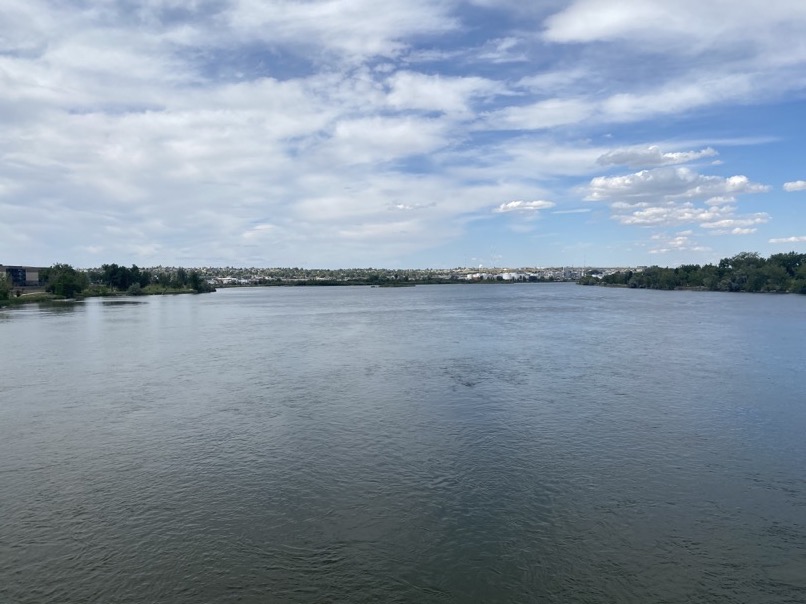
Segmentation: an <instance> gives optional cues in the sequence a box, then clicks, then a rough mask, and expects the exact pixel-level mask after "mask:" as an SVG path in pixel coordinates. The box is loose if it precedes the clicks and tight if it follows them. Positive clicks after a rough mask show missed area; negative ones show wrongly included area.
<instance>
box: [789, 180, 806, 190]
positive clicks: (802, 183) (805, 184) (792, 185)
mask: <svg viewBox="0 0 806 604" xmlns="http://www.w3.org/2000/svg"><path fill="white" fill-rule="evenodd" d="M784 191H789V192H792V191H806V180H795V181H792V182H785V183H784Z"/></svg>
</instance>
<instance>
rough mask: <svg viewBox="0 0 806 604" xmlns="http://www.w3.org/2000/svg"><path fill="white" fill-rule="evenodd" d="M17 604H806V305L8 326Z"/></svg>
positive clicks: (406, 292) (329, 299) (409, 302)
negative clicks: (307, 603) (508, 603)
mask: <svg viewBox="0 0 806 604" xmlns="http://www.w3.org/2000/svg"><path fill="white" fill-rule="evenodd" d="M0 602H2V603H3V604H6V603H9V604H23V603H35V604H43V603H54V604H55V603H58V604H69V603H85V602H97V603H155V602H160V603H161V602H166V603H194V604H196V603H211V604H212V603H219V602H220V603H228V602H246V603H252V602H458V603H464V602H558V603H564V602H585V603H600V602H602V603H604V602H608V603H609V602H613V603H622V602H628V603H636V604H639V603H640V604H644V603H654V602H670V603H671V602H675V603H676V602H688V603H695V602H703V603H706V602H707V603H711V602H736V603H742V604H752V603H758V602H769V603H776V604H778V603H784V602H791V603H798V604H802V603H803V602H806V296H795V295H789V296H785V295H760V294H756V295H753V294H727V293H700V292H659V291H643V290H627V289H606V288H597V287H581V286H577V285H574V284H517V285H455V286H454V285H444V286H417V287H412V288H399V289H393V288H390V289H383V288H368V287H363V288H362V287H341V288H340V287H321V288H315V287H300V288H253V289H249V288H247V289H229V290H223V291H219V292H217V293H214V294H209V295H201V296H175V297H167V296H166V297H156V296H155V297H147V298H128V299H115V300H100V299H92V300H87V301H86V302H83V303H76V304H62V305H51V306H41V307H36V306H31V307H24V308H17V309H13V310H0Z"/></svg>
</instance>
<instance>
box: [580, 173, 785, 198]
mask: <svg viewBox="0 0 806 604" xmlns="http://www.w3.org/2000/svg"><path fill="white" fill-rule="evenodd" d="M768 190H769V187H768V186H767V185H762V184H759V183H754V182H751V181H750V179H748V178H747V177H746V176H741V175H739V176H730V177H728V178H722V177H721V176H707V175H704V174H699V173H697V172H695V171H693V170H691V169H689V168H655V169H652V170H641V171H640V172H636V173H635V174H627V175H624V176H597V177H596V178H594V179H592V180H591V182H590V185H589V187H588V196H587V199H588V200H590V201H599V200H606V199H612V198H614V197H618V198H621V199H627V198H630V199H640V198H650V199H651V198H666V199H669V198H681V197H682V198H690V199H695V198H697V199H698V198H708V197H714V196H720V195H739V194H743V193H762V192H765V191H768Z"/></svg>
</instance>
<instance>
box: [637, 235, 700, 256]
mask: <svg viewBox="0 0 806 604" xmlns="http://www.w3.org/2000/svg"><path fill="white" fill-rule="evenodd" d="M692 235H693V232H692V231H680V232H679V233H676V234H675V235H671V236H670V235H665V234H655V235H653V236H652V237H651V239H652V241H654V242H656V243H655V246H656V247H653V248H651V249H650V250H649V253H650V254H668V253H669V252H686V251H688V252H707V251H710V249H711V248H709V247H707V246H704V245H700V244H699V243H697V241H696V240H695V239H694V238H693V237H692Z"/></svg>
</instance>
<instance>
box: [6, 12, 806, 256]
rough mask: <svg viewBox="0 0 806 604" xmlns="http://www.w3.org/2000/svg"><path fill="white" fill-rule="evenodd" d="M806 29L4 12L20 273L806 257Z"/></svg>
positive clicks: (769, 15)
mask: <svg viewBox="0 0 806 604" xmlns="http://www.w3.org/2000/svg"><path fill="white" fill-rule="evenodd" d="M524 4H526V5H527V6H524ZM804 31H806V3H804V2H803V1H802V0H765V1H763V2H762V1H760V0H730V1H728V0H677V1H676V2H674V3H672V2H668V1H666V0H634V1H633V2H624V1H623V0H564V1H560V0H546V1H542V2H533V3H523V2H520V1H518V2H516V1H513V0H495V1H493V0H469V1H459V0H387V1H385V2H383V3H378V2H371V1H370V0H307V1H299V0H297V1H293V2H292V1H286V0H195V1H194V0H184V1H176V0H144V1H141V2H133V1H130V2H113V1H110V0H93V1H84V2H79V1H72V2H63V1H50V2H49V1H41V0H24V1H22V0H20V1H17V0H6V1H5V2H3V6H2V8H0V126H1V127H0V155H2V161H1V162H0V262H1V263H6V264H18V263H26V264H28V263H30V264H34V265H49V264H52V263H54V262H68V263H71V264H74V265H76V266H83V267H90V266H98V265H100V264H102V263H106V262H117V263H119V264H127V265H128V264H131V263H136V264H138V265H140V266H152V265H157V264H163V265H184V266H209V265H215V266H304V267H322V268H337V267H353V266H362V267H365V266H375V267H390V268H395V267H412V268H414V267H454V266H471V265H472V266H476V265H480V264H481V265H484V266H493V265H494V266H511V267H518V266H556V265H569V264H571V265H582V264H587V265H589V266H624V265H642V264H659V265H662V266H676V265H678V264H681V263H705V262H714V261H717V260H719V259H720V258H722V257H726V256H731V255H734V254H736V253H738V252H741V251H756V252H759V253H761V254H763V255H768V254H771V253H776V252H787V251H791V250H795V251H799V252H803V251H806V160H804V157H806V154H804V146H803V140H804V135H805V134H806V104H805V103H804V101H805V100H806V36H804V35H803V32H804Z"/></svg>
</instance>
